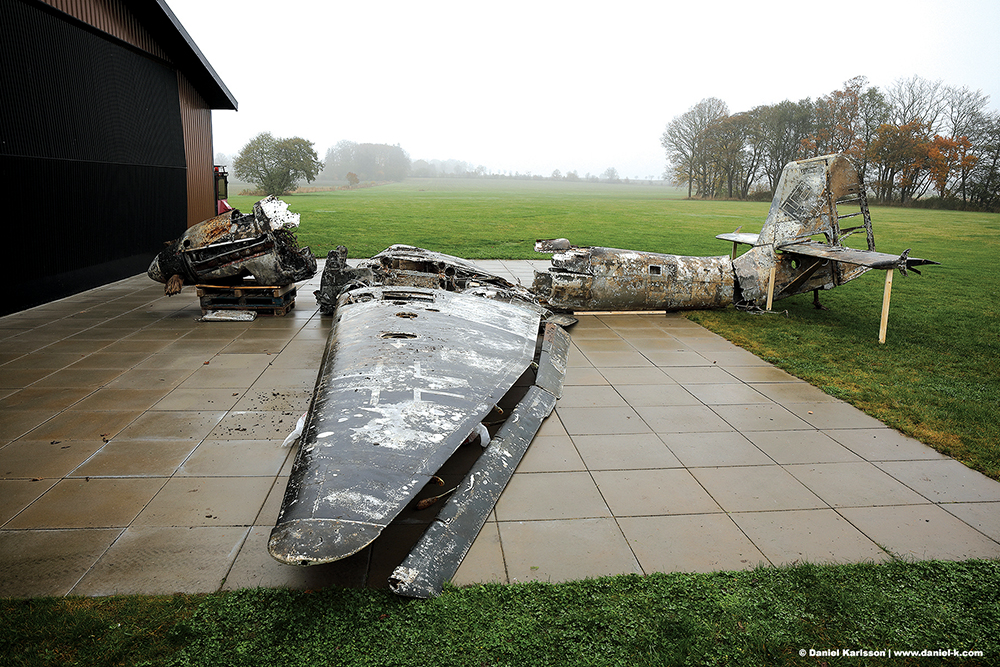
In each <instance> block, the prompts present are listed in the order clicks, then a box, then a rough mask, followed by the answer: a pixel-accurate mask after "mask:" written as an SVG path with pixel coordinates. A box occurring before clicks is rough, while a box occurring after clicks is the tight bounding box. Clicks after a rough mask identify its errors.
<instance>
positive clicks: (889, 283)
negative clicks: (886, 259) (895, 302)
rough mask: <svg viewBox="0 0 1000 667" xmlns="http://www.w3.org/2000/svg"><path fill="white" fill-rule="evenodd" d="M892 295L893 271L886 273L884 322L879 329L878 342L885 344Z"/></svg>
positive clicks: (883, 306)
mask: <svg viewBox="0 0 1000 667" xmlns="http://www.w3.org/2000/svg"><path fill="white" fill-rule="evenodd" d="M891 295H892V269H886V272H885V290H884V291H883V292H882V321H881V322H880V324H879V327H878V342H879V343H880V344H883V345H884V344H885V331H886V329H887V328H888V326H889V297H890V296H891Z"/></svg>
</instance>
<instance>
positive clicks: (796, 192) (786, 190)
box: [733, 154, 875, 304]
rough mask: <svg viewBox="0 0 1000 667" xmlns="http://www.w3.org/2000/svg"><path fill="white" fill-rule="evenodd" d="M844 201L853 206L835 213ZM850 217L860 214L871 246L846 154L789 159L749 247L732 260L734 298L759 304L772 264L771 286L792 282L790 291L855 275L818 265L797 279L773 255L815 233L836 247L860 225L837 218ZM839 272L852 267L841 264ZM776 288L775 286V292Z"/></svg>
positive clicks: (858, 190) (865, 214)
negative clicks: (851, 225) (845, 224)
mask: <svg viewBox="0 0 1000 667" xmlns="http://www.w3.org/2000/svg"><path fill="white" fill-rule="evenodd" d="M848 204H856V205H857V210H856V211H854V210H851V211H850V212H848V213H846V214H840V213H839V212H838V206H844V205H848ZM848 208H850V207H848ZM854 216H863V219H864V222H863V228H864V229H865V231H866V235H867V239H868V249H869V250H874V249H875V241H874V237H873V235H872V227H871V218H870V216H869V214H868V204H867V200H866V198H865V191H864V186H863V185H862V183H861V180H860V178H858V172H857V170H856V169H855V168H854V166H853V165H852V164H851V162H850V161H849V160H848V159H847V158H846V157H844V156H843V155H840V154H834V155H823V156H820V157H815V158H810V159H807V160H797V161H795V162H789V163H788V164H787V165H785V168H784V170H783V171H782V173H781V179H780V180H779V181H778V187H777V188H776V189H775V192H774V198H773V199H772V201H771V208H770V210H769V211H768V214H767V220H766V221H765V222H764V226H763V227H762V228H761V231H760V234H759V235H758V237H757V240H756V243H755V244H754V247H753V248H752V249H751V250H749V251H748V252H746V253H744V254H743V255H742V256H740V257H738V258H736V259H735V261H734V262H733V266H734V268H735V270H736V277H737V283H738V291H739V298H738V299H737V301H742V302H744V303H748V304H750V303H753V304H761V303H763V302H764V300H765V298H766V293H767V285H768V281H769V280H770V273H771V269H772V267H776V268H777V272H778V274H779V275H778V277H777V279H776V287H778V286H779V285H781V284H782V282H785V283H787V284H788V285H789V286H792V285H794V289H795V292H794V293H798V292H801V291H805V290H809V289H818V288H830V287H833V286H834V285H837V284H841V283H843V282H847V280H850V279H851V278H854V277H856V275H851V276H847V275H838V274H837V273H836V272H835V271H834V270H833V269H832V268H827V269H826V270H820V269H821V268H822V267H820V266H818V265H810V266H809V267H808V268H807V269H806V270H808V271H809V275H808V276H806V277H802V276H800V275H799V273H800V270H799V268H798V266H794V267H793V266H791V265H789V266H788V267H785V266H783V264H784V263H785V262H783V259H782V255H780V254H779V253H778V250H781V249H782V248H783V247H784V246H785V245H788V244H792V243H797V242H801V241H809V240H817V239H814V237H817V236H820V235H822V236H823V237H824V238H823V242H824V243H826V244H828V245H833V246H839V245H841V239H843V238H845V237H846V236H847V235H848V234H850V233H853V232H854V231H857V230H860V229H861V228H862V227H855V228H852V229H848V230H844V229H842V228H841V226H840V221H841V220H843V219H844V218H849V217H854ZM838 270H839V271H841V272H843V271H844V270H851V271H854V270H855V269H851V268H849V265H842V266H840V267H839V268H838ZM867 270H868V269H867V268H865V267H861V268H860V269H859V271H860V273H863V272H864V271H867ZM860 273H858V275H860ZM782 276H784V281H783V280H782ZM780 291H781V290H780V288H779V289H777V290H776V292H780ZM788 295H789V294H785V295H784V296H788Z"/></svg>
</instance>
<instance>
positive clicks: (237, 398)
mask: <svg viewBox="0 0 1000 667" xmlns="http://www.w3.org/2000/svg"><path fill="white" fill-rule="evenodd" d="M488 264H489V265H490V266H491V267H493V268H494V269H495V270H497V271H505V272H506V273H507V276H508V277H509V278H512V279H513V278H517V277H521V278H522V280H523V281H527V280H530V278H531V272H532V270H533V269H534V268H542V267H544V266H545V264H546V262H545V261H537V262H520V261H508V260H502V261H501V260H495V261H490V262H488ZM320 275H321V274H320V273H317V275H316V276H315V277H314V278H313V279H310V280H309V281H306V282H305V283H303V284H300V285H299V290H298V294H299V296H298V297H297V301H296V308H295V309H294V310H293V311H292V312H291V313H290V314H289V315H288V316H286V317H281V318H258V319H257V320H255V321H253V322H239V323H233V322H225V323H221V322H220V323H203V322H197V321H196V320H197V319H198V318H199V317H200V314H201V311H200V305H199V302H198V298H197V296H196V295H195V294H194V290H193V289H192V288H186V289H185V290H184V291H183V292H182V293H181V294H180V295H178V296H176V297H172V298H170V299H167V298H165V297H163V295H162V289H161V287H160V286H159V285H155V284H152V283H151V282H150V281H149V279H148V278H147V277H146V276H145V275H140V276H135V277H133V278H129V279H126V280H123V281H118V282H117V283H115V284H113V285H110V286H105V287H103V288H98V289H96V290H90V291H88V292H84V293H82V294H80V295H77V296H75V297H70V298H68V299H64V300H61V301H60V302H56V303H53V304H46V305H44V306H41V307H38V308H35V309H32V310H30V311H26V312H24V313H16V314H13V315H9V316H6V317H3V318H0V339H2V340H3V341H4V345H3V350H0V568H2V569H3V571H4V572H5V577H3V578H2V579H0V595H12V596H17V597H31V596H36V595H67V594H70V595H107V594H112V593H132V592H141V593H172V592H175V591H187V592H209V591H213V590H220V589H225V590H232V589H237V588H242V587H251V586H277V587H289V588H298V589H317V588H323V587H326V586H355V587H358V586H376V587H386V586H387V585H388V582H387V581H386V579H387V577H388V575H389V573H390V572H391V571H392V569H393V568H394V567H395V565H397V564H398V563H399V562H400V561H401V560H402V557H403V556H404V555H405V553H406V551H407V549H408V548H409V546H408V545H412V543H413V542H415V540H416V539H417V538H418V537H419V535H420V533H421V532H422V531H423V530H424V528H425V527H426V525H427V523H428V522H429V521H430V520H431V516H432V515H430V514H427V515H423V514H419V513H416V512H410V511H406V512H405V516H403V515H401V518H400V520H399V521H396V522H394V523H393V524H392V525H391V526H390V527H389V528H387V529H386V534H385V535H383V537H384V538H385V539H380V540H377V541H376V543H373V545H371V546H370V547H369V548H367V549H365V550H363V551H362V552H359V553H358V554H356V555H355V556H352V557H350V558H348V559H344V560H343V561H338V562H337V563H331V564H329V565H324V566H316V567H311V568H300V567H296V566H289V565H284V564H281V563H278V562H277V561H275V560H274V559H272V558H271V557H270V556H269V555H268V553H267V549H266V544H267V539H268V536H269V534H270V530H271V527H272V526H273V525H274V521H275V519H276V517H277V514H278V511H279V509H280V504H281V499H282V497H283V495H284V489H285V485H286V484H287V481H288V476H289V474H290V469H291V463H292V460H293V457H294V448H284V447H282V446H281V443H282V441H283V439H284V437H285V435H287V433H288V432H289V431H290V430H291V429H292V428H293V427H294V424H295V422H296V421H297V419H298V417H299V416H300V415H301V414H302V413H303V412H304V411H305V410H306V409H307V408H308V405H309V401H310V399H311V396H312V391H313V386H314V384H315V380H316V373H317V370H318V365H319V363H320V360H321V359H322V355H323V352H324V350H325V347H326V339H327V336H328V334H329V331H330V330H331V328H332V320H331V318H328V317H323V316H322V315H320V314H319V312H318V308H317V306H316V304H315V301H314V299H313V298H312V296H311V292H312V291H313V290H314V289H316V288H317V287H318V286H319V281H320ZM109 295H113V297H114V300H113V301H109V300H108V297H109ZM570 333H571V339H572V344H571V346H570V355H569V361H568V369H567V373H566V378H565V389H564V395H563V398H562V399H561V400H560V401H559V403H558V404H557V406H556V410H555V412H554V413H553V414H552V415H551V416H550V417H549V418H548V419H546V420H545V421H544V422H543V424H542V426H541V428H540V430H539V433H538V435H537V436H536V438H535V440H534V442H533V444H532V446H531V447H530V448H529V450H528V453H527V454H526V456H525V457H524V459H523V460H522V461H521V463H520V465H519V466H518V467H517V469H516V471H515V472H514V474H513V477H512V479H511V480H510V483H509V484H508V486H507V488H506V489H505V491H504V492H503V494H502V495H501V497H500V500H499V502H498V503H497V505H496V508H495V510H494V511H493V512H491V513H490V515H489V517H488V520H487V521H486V524H485V526H484V528H483V530H482V531H481V532H480V534H479V536H478V537H477V538H476V539H475V541H474V542H473V544H472V547H471V549H470V550H469V553H468V554H467V556H466V557H465V559H464V561H463V562H462V563H461V565H460V567H459V568H458V571H457V573H456V575H455V578H454V582H455V583H457V584H462V585H464V584H472V583H476V582H483V581H498V582H513V581H533V580H541V581H563V580H567V579H576V578H581V577H592V576H600V575H604V574H617V573H626V572H635V573H650V572H657V571H672V570H684V571H699V572H710V571H713V570H727V569H746V568H752V567H756V566H757V565H758V564H761V563H763V564H774V565H778V564H783V563H793V562H802V561H811V562H838V563H839V562H880V561H884V560H886V559H889V558H893V557H902V558H910V559H923V558H949V559H957V558H972V557H976V558H1000V518H998V517H1000V484H998V483H997V482H996V481H994V480H991V479H988V478H986V477H984V476H983V475H980V474H979V473H977V472H975V471H972V470H970V469H968V468H966V467H965V466H964V465H962V464H960V463H958V462H957V461H954V460H952V459H950V458H948V457H946V456H943V455H941V454H939V453H938V452H935V451H934V450H932V449H930V448H929V447H926V446H925V445H923V444H921V443H920V442H918V441H916V440H913V439H912V438H907V437H905V436H903V435H901V434H899V433H898V432H896V431H894V430H892V429H890V428H888V427H886V426H885V425H883V424H881V423H879V422H878V421H877V420H875V419H872V418H871V417H868V416H867V415H865V414H863V413H861V412H860V411H858V410H857V409H856V408H854V407H852V406H850V405H847V404H846V403H843V402H841V401H839V400H837V399H835V398H834V397H832V396H828V395H826V394H824V393H823V392H822V391H820V390H819V389H817V388H815V387H812V386H810V385H808V384H806V383H805V382H803V381H801V380H799V379H798V378H796V377H794V376H792V375H790V374H788V373H786V372H785V371H783V370H781V369H779V368H777V367H775V366H772V365H771V364H768V363H767V362H765V361H763V360H761V359H759V358H757V357H755V356H754V355H752V354H749V353H747V352H746V351H745V350H742V349H740V348H738V347H736V346H734V345H733V344H732V343H730V342H729V341H726V340H725V339H724V338H722V337H720V336H718V335H716V334H713V333H711V332H709V331H707V330H706V329H704V328H702V327H700V326H699V325H697V324H695V323H693V322H691V321H690V320H687V319H686V318H684V317H683V316H682V315H679V314H675V313H671V314H664V313H622V314H580V315H579V322H578V324H576V325H575V326H574V327H572V328H571V329H570ZM446 467H448V470H447V471H444V470H443V471H442V475H451V476H456V475H457V477H456V479H457V478H458V477H460V476H461V474H463V473H461V472H455V471H454V470H452V467H454V466H452V462H451V461H450V462H449V464H447V466H446ZM456 470H457V468H456Z"/></svg>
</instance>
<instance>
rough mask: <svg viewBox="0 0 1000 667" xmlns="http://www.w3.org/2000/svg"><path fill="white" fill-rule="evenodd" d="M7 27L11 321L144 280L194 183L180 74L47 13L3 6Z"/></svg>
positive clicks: (1, 75)
mask: <svg viewBox="0 0 1000 667" xmlns="http://www.w3.org/2000/svg"><path fill="white" fill-rule="evenodd" d="M0 25H2V26H3V27H4V35H3V39H0V95H2V100H3V103H2V104H0V178H2V181H0V182H2V184H3V186H4V193H3V195H2V196H3V198H4V200H5V201H4V205H3V215H2V216H0V221H2V222H0V250H2V251H3V252H4V253H5V254H7V256H8V257H10V258H11V259H12V260H13V261H12V263H11V262H9V261H7V262H3V263H2V264H0V266H3V267H4V268H3V269H0V271H2V274H3V278H4V280H3V283H4V284H5V285H6V289H4V292H5V294H4V296H3V298H0V304H2V305H0V313H8V312H13V311H15V310H20V309H23V308H26V307H30V306H33V305H37V304H40V303H44V302H46V301H50V300H52V299H55V298H59V297H62V296H67V295H69V294H73V293H76V292H79V291H81V290H84V289H88V288H91V287H94V286H97V285H101V284H105V283H107V282H111V281H113V280H118V279H121V278H124V277H127V276H130V275H134V274H136V273H141V272H143V271H145V269H146V267H147V266H148V265H149V262H150V261H151V260H152V258H153V256H154V255H155V254H156V252H157V251H158V249H159V248H160V247H162V243H163V242H164V241H168V240H170V239H172V238H175V237H177V236H179V235H180V234H181V233H182V232H183V231H184V229H185V227H186V221H187V184H186V168H185V157H184V137H183V130H182V126H181V116H180V106H179V102H178V90H177V72H176V70H175V69H173V68H172V67H170V66H169V65H166V64H164V63H162V62H159V61H157V60H154V59H152V58H150V57H148V56H145V55H143V54H142V53H141V52H139V51H136V50H133V49H132V48H130V47H128V46H126V45H124V44H123V43H121V42H117V41H115V40H113V39H108V38H106V37H104V36H102V34H101V33H98V32H97V31H91V30H90V29H88V28H87V27H86V26H84V25H83V24H80V23H78V22H76V21H74V20H72V19H68V18H64V17H63V16H61V15H59V13H58V12H54V11H51V10H48V9H46V8H45V6H44V5H41V4H40V3H34V2H29V1H25V0H0ZM8 276H13V281H11V280H9V279H8ZM10 290H14V293H13V294H12V293H11V291H10Z"/></svg>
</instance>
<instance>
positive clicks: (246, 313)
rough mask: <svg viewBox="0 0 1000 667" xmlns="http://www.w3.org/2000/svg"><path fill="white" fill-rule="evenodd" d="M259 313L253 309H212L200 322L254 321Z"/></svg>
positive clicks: (199, 319)
mask: <svg viewBox="0 0 1000 667" xmlns="http://www.w3.org/2000/svg"><path fill="white" fill-rule="evenodd" d="M255 319H257V313H255V312H253V311H252V310H210V311H208V312H207V313H205V314H204V315H202V316H201V317H199V318H198V319H197V321H198V322H253V321H254V320H255Z"/></svg>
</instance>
